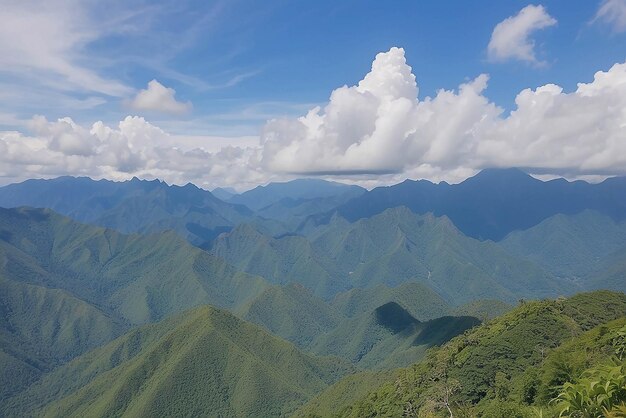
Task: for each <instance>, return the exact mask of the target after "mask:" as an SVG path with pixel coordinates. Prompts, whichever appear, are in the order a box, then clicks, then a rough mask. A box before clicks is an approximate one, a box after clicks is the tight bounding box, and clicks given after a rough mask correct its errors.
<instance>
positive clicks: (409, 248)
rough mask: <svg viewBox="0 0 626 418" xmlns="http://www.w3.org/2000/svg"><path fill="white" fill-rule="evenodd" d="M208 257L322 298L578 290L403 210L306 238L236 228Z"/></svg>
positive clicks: (443, 221) (445, 223) (463, 298)
mask: <svg viewBox="0 0 626 418" xmlns="http://www.w3.org/2000/svg"><path fill="white" fill-rule="evenodd" d="M212 252H213V254H215V255H216V256H218V257H221V258H224V259H225V260H226V261H228V262H229V263H231V264H233V265H235V266H237V267H238V268H240V269H242V270H244V271H246V272H248V273H250V274H255V275H260V276H263V277H265V278H266V279H267V280H269V281H271V282H273V283H277V284H284V283H288V282H297V283H301V284H303V285H304V286H306V287H308V288H309V289H311V290H312V291H313V292H314V294H315V295H317V296H320V297H322V298H324V299H330V298H332V297H334V296H335V295H336V294H337V293H341V292H344V291H346V290H349V289H352V288H369V287H374V286H376V285H381V284H382V285H387V286H391V287H395V286H398V285H400V284H402V283H405V282H417V283H422V284H424V285H426V286H428V287H429V288H430V289H432V290H433V291H434V292H436V293H437V294H438V295H440V296H441V297H443V299H445V300H446V301H447V303H449V304H452V305H458V304H463V303H466V302H469V301H473V300H477V299H500V300H504V301H509V302H512V301H517V300H518V299H519V298H536V297H546V296H555V295H558V294H561V293H567V292H569V293H573V292H575V291H576V290H577V289H578V287H577V285H573V284H571V283H570V282H569V281H567V282H564V281H560V280H558V279H556V278H555V277H554V275H552V274H551V273H549V272H547V271H546V270H544V269H542V268H541V267H539V266H538V265H536V264H534V263H533V262H531V261H528V260H526V259H524V258H519V257H515V256H513V255H511V254H509V253H508V252H507V251H505V250H504V249H503V248H502V247H500V246H499V245H497V244H495V243H493V242H482V241H478V240H475V239H473V238H469V237H467V236H465V235H463V234H462V233H461V232H460V231H459V230H458V229H457V228H456V227H455V226H454V225H453V224H452V222H450V220H449V219H448V218H446V217H440V218H437V217H434V216H432V215H430V214H427V215H417V214H415V213H413V212H411V211H410V210H408V209H407V208H402V207H399V208H393V209H388V210H385V211H384V212H383V213H380V214H378V215H375V216H373V217H371V218H369V219H361V220H359V221H357V222H354V223H348V222H346V221H345V220H342V219H339V218H335V219H334V220H333V222H332V223H330V224H328V225H326V227H324V228H323V230H320V231H318V232H317V233H316V234H315V235H313V236H311V237H303V236H297V235H289V236H284V237H268V236H266V235H264V234H261V233H260V232H259V231H258V230H257V229H255V228H252V227H250V226H248V225H240V226H239V227H237V228H235V229H234V230H233V231H232V232H230V233H228V234H223V235H222V236H220V237H219V238H218V239H217V240H216V241H215V242H214V245H213V249H212Z"/></svg>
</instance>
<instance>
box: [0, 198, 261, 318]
mask: <svg viewBox="0 0 626 418" xmlns="http://www.w3.org/2000/svg"><path fill="white" fill-rule="evenodd" d="M0 237H2V239H0V251H2V252H3V253H4V255H5V261H4V262H3V263H2V265H0V272H2V273H3V274H4V276H5V277H6V278H8V279H10V280H13V281H18V282H21V283H27V284H31V285H37V286H44V287H48V288H55V289H62V290H65V291H67V292H69V293H71V294H72V295H74V296H75V297H77V298H79V299H81V300H83V301H86V302H88V303H90V304H92V305H94V306H95V307H97V308H99V309H101V310H103V311H104V312H106V313H110V314H114V315H116V316H117V317H118V318H120V319H122V320H123V321H125V322H127V323H129V324H143V323H146V322H149V321H155V320H159V319H162V318H164V317H165V316H166V315H169V314H172V313H176V312H180V311H182V310H184V309H188V308H190V307H193V306H197V305H201V304H207V303H209V304H212V305H215V306H220V307H227V308H236V307H237V306H240V305H243V304H244V303H246V302H247V301H248V300H250V299H252V298H253V297H254V296H256V295H257V294H259V293H260V292H261V291H262V290H263V289H264V288H265V287H266V286H267V284H266V282H265V281H264V280H263V279H261V278H259V277H253V276H249V275H247V274H244V273H240V272H238V271H237V270H236V269H235V268H234V267H232V266H230V265H229V264H227V263H226V262H224V261H223V260H221V259H219V258H217V257H215V256H212V255H210V254H208V253H206V252H205V251H202V250H200V249H197V248H195V247H193V246H191V245H190V244H188V243H187V242H186V241H185V240H183V239H182V238H180V237H179V236H178V235H177V234H175V233H173V232H163V233H160V234H154V235H148V236H142V235H124V234H120V233H118V232H116V231H113V230H108V229H103V228H98V227H94V226H90V225H83V224H79V223H77V222H75V221H72V220H71V219H69V218H65V217H63V216H60V215H58V214H55V213H54V212H52V211H50V210H47V209H27V208H22V209H13V210H7V209H0Z"/></svg>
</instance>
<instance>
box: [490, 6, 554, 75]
mask: <svg viewBox="0 0 626 418" xmlns="http://www.w3.org/2000/svg"><path fill="white" fill-rule="evenodd" d="M556 23H557V21H556V19H554V18H553V17H552V16H550V15H549V14H548V12H546V9H545V8H544V7H543V6H541V5H539V6H535V5H532V4H531V5H528V6H526V7H524V8H523V9H522V10H520V11H519V13H517V14H516V15H515V16H510V17H508V18H506V19H504V20H503V21H502V22H500V23H498V24H497V25H496V27H495V28H494V29H493V33H492V34H491V40H490V41H489V45H488V46H487V54H488V56H489V59H491V60H494V61H506V60H510V59H516V60H520V61H526V62H530V63H533V64H542V62H541V61H539V60H537V57H536V54H535V42H534V41H533V40H532V39H531V35H532V34H533V33H534V32H536V31H537V30H539V29H544V28H547V27H550V26H554V25H556Z"/></svg>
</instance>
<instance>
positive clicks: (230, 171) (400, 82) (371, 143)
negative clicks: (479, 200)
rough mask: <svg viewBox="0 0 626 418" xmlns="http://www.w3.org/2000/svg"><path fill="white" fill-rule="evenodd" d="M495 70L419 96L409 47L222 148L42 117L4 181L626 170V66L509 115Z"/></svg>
mask: <svg viewBox="0 0 626 418" xmlns="http://www.w3.org/2000/svg"><path fill="white" fill-rule="evenodd" d="M487 84H488V77H487V75H484V74H483V75H478V76H477V77H476V78H474V79H473V80H471V81H469V82H466V83H464V84H461V85H460V86H459V88H458V89H456V90H440V91H438V92H437V94H436V95H435V96H434V97H426V98H419V95H418V93H419V89H418V86H417V83H416V81H415V77H414V75H413V74H412V70H411V67H409V66H408V65H407V63H406V60H405V57H404V51H403V50H402V49H400V48H392V49H391V50H390V51H388V52H385V53H381V54H378V55H377V56H376V59H375V60H374V62H373V64H372V69H371V71H370V72H369V73H368V74H367V75H366V76H365V77H364V78H363V80H362V81H360V82H359V83H357V85H354V86H343V87H340V88H338V89H336V90H335V91H333V92H332V93H331V95H330V99H329V101H328V103H326V104H325V105H324V106H320V107H315V108H313V109H311V110H310V111H309V112H308V113H306V114H304V115H303V116H301V117H299V118H296V119H276V120H271V121H268V122H267V123H266V124H265V126H263V128H262V129H261V135H260V140H259V141H251V140H250V138H246V139H245V141H243V140H242V141H238V142H237V143H233V144H232V145H228V142H227V141H226V140H225V139H223V138H221V139H220V141H218V142H219V143H220V144H224V143H225V142H226V145H225V146H220V147H216V146H215V143H213V141H212V140H211V138H201V137H193V138H184V137H177V136H173V135H170V134H168V133H167V132H165V131H163V130H162V129H160V128H158V127H156V126H154V125H152V124H150V123H148V122H147V121H145V120H144V119H143V118H139V117H127V118H126V119H124V120H123V121H121V122H120V123H119V124H118V125H117V126H114V127H111V126H107V125H105V124H104V123H102V122H96V123H95V124H93V125H92V126H90V127H83V126H80V125H78V124H76V123H74V122H73V121H72V120H71V119H69V118H63V119H60V120H58V121H48V120H46V119H45V118H43V117H35V118H34V119H33V121H32V122H31V124H30V129H31V131H32V135H30V136H29V135H25V134H23V133H20V132H0V176H1V177H4V178H5V180H4V183H6V182H8V181H13V180H17V179H23V178H28V177H42V176H43V177H52V176H56V175H61V174H73V175H90V176H93V177H107V178H113V179H127V178H130V177H132V176H139V177H144V178H154V177H158V178H161V179H164V180H166V181H168V182H171V183H177V184H181V183H186V182H187V181H192V182H194V183H196V184H198V185H201V186H204V187H213V186H217V185H231V186H236V187H239V188H240V189H241V188H245V187H251V186H254V185H256V184H260V183H265V182H267V181H272V180H279V179H280V180H284V179H288V178H293V177H295V176H301V175H322V176H326V177H332V178H334V179H337V180H340V181H351V182H358V183H360V184H363V185H365V186H367V187H373V186H377V185H380V184H384V183H393V182H398V181H401V180H403V179H405V178H428V179H431V180H447V181H459V180H463V179H464V178H466V177H468V176H470V175H472V174H474V173H475V172H476V171H477V170H480V169H482V168H487V167H512V166H515V167H523V168H526V169H528V171H530V172H531V173H535V174H542V175H550V174H552V175H565V176H567V177H570V178H576V177H583V176H608V175H617V174H626V63H624V64H616V65H614V66H613V67H612V68H610V69H609V70H608V71H600V72H597V73H596V74H595V76H594V78H593V80H592V81H591V82H588V83H581V84H579V85H578V87H577V88H576V90H575V91H572V92H564V91H563V89H562V88H561V87H559V86H557V85H554V84H547V85H545V86H540V87H537V88H534V89H525V90H523V91H521V92H520V93H519V94H518V95H517V97H516V99H515V103H516V106H515V108H514V109H513V110H512V111H511V112H510V113H508V114H507V113H505V112H504V111H503V109H501V108H500V107H498V106H497V105H496V104H494V103H493V102H490V101H489V100H488V99H487V97H486V96H485V94H484V91H485V89H486V88H487Z"/></svg>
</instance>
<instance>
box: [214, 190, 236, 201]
mask: <svg viewBox="0 0 626 418" xmlns="http://www.w3.org/2000/svg"><path fill="white" fill-rule="evenodd" d="M211 194H212V195H213V196H215V197H217V198H218V199H221V200H223V201H227V200H228V199H230V198H231V197H233V196H235V195H237V194H239V193H237V190H235V189H233V188H232V187H217V188H215V189H213V190H211Z"/></svg>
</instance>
